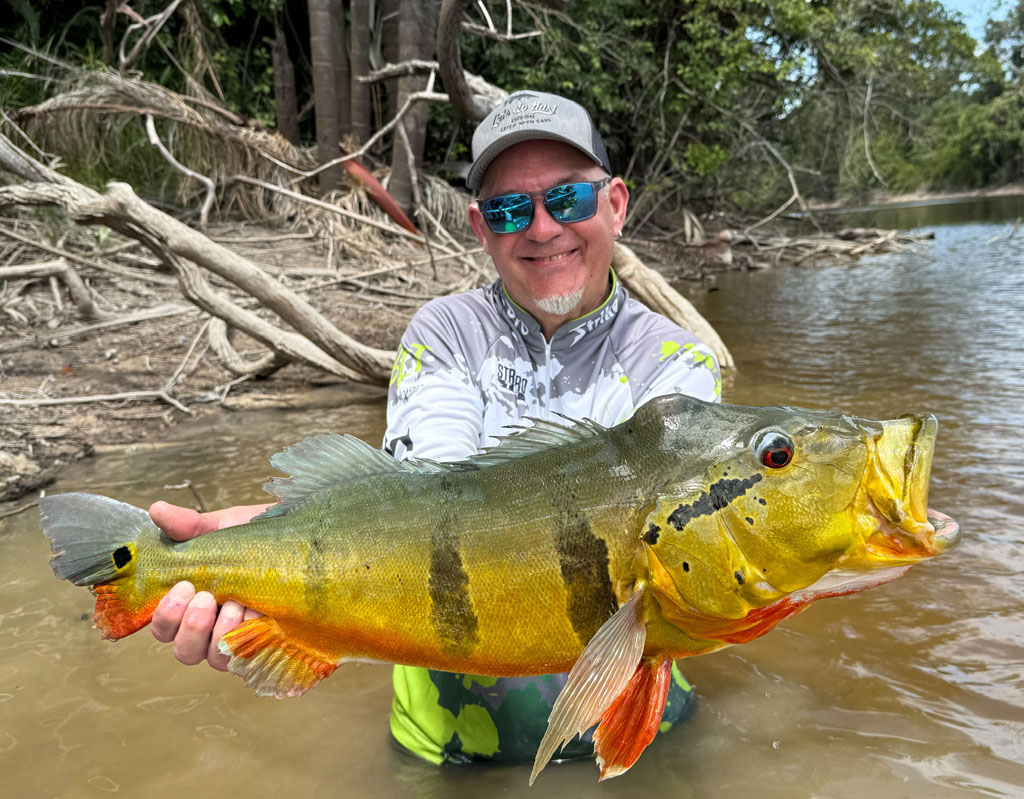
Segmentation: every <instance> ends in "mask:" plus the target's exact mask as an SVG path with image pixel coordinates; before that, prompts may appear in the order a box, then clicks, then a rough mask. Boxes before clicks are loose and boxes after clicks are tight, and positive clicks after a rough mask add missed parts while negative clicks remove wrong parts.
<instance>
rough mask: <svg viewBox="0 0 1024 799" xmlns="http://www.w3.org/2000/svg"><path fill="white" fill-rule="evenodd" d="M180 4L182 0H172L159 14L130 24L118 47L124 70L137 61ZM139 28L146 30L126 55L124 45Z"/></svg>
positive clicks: (118, 56)
mask: <svg viewBox="0 0 1024 799" xmlns="http://www.w3.org/2000/svg"><path fill="white" fill-rule="evenodd" d="M179 5H181V0H172V2H171V4H170V5H168V6H167V8H165V9H164V10H163V11H161V12H160V13H159V14H154V15H153V16H151V17H148V18H147V19H144V20H142V22H136V23H133V24H131V25H129V26H128V30H126V31H125V32H124V37H123V38H122V39H121V46H120V47H119V48H118V53H117V65H118V68H119V69H120V70H121V71H122V72H125V71H126V70H128V69H129V68H130V67H131V65H132V64H133V63H135V59H137V58H138V57H139V56H140V55H141V54H142V52H143V50H144V49H145V48H146V46H147V45H148V44H149V43H150V42H151V41H152V40H153V37H155V36H156V35H157V34H158V33H159V32H160V29H161V28H162V27H163V26H164V24H165V23H166V22H167V20H169V19H170V18H171V15H172V14H173V13H174V12H175V10H176V9H177V8H178V6H179ZM138 28H145V29H146V30H145V32H144V33H143V34H142V36H140V37H139V40H138V41H137V42H136V43H135V46H134V47H132V50H131V52H130V53H128V55H125V53H124V47H125V44H126V42H127V41H128V36H129V34H131V33H132V32H133V31H135V30H136V29H138Z"/></svg>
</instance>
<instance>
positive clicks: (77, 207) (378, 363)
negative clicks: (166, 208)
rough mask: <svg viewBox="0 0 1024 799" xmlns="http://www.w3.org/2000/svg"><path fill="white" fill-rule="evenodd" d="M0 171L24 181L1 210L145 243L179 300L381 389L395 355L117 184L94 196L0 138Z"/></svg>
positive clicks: (1, 193)
mask: <svg viewBox="0 0 1024 799" xmlns="http://www.w3.org/2000/svg"><path fill="white" fill-rule="evenodd" d="M0 167H3V168H4V169H7V170H8V171H10V172H13V173H14V174H16V175H18V176H20V177H22V178H23V179H25V180H27V181H30V182H28V183H24V184H21V185H17V186H8V187H5V188H2V189H0V206H3V205H11V204H24V205H42V204H49V205H57V206H60V207H61V208H63V209H64V211H65V212H66V213H67V214H68V216H69V217H70V218H72V219H73V220H75V221H76V222H79V223H82V224H104V225H107V226H108V227H110V228H112V229H114V230H117V231H118V232H120V233H122V234H124V235H125V236H128V237H129V238H133V239H136V240H138V241H141V242H142V243H143V244H145V245H146V246H147V247H148V248H149V249H150V250H152V251H153V252H154V254H156V255H157V256H158V257H159V258H160V259H161V260H162V261H163V262H164V263H165V264H166V265H167V266H168V267H170V268H171V269H172V270H173V271H174V272H175V273H176V274H177V275H178V278H179V281H180V282H181V284H182V288H183V290H184V291H185V293H186V295H187V296H189V298H190V299H191V300H192V301H193V302H195V303H196V304H198V305H200V307H202V308H203V309H204V310H206V311H208V312H209V313H211V314H213V315H214V316H218V317H220V318H222V319H224V320H225V321H226V322H228V323H229V324H231V325H232V326H234V327H238V328H239V329H242V330H244V331H245V332H247V333H249V334H250V335H252V336H253V338H256V339H257V340H259V341H261V342H263V343H264V344H265V345H266V346H268V347H270V349H271V350H273V351H274V352H277V353H279V354H281V355H282V356H284V357H287V358H289V359H290V360H297V361H300V362H302V363H306V364H309V365H310V366H314V367H315V368H317V369H320V370H323V371H326V372H328V373H330V374H334V375H337V376H339V377H345V378H347V379H350V380H354V381H356V382H368V383H376V384H383V383H385V382H386V381H387V378H388V375H389V374H390V372H391V364H392V361H393V359H394V354H393V353H392V352H389V351H387V350H379V349H375V348H372V347H367V346H365V345H363V344H361V343H360V342H358V341H355V340H354V339H352V338H351V337H349V336H347V335H345V334H344V333H342V332H341V331H340V330H338V329H337V328H336V327H335V326H334V325H333V324H331V323H330V322H329V321H328V320H327V319H326V318H325V317H324V316H323V315H322V314H321V313H320V312H319V311H317V310H316V309H315V308H314V307H313V306H312V305H310V304H309V303H308V302H307V301H306V300H304V299H302V297H300V296H299V295H298V294H297V293H296V292H294V291H292V290H290V289H288V288H287V287H285V286H283V285H282V284H281V283H280V282H278V281H277V280H275V279H274V278H272V277H271V276H270V275H268V274H267V273H266V272H265V271H264V270H262V269H260V268H259V267H258V266H256V265H255V264H254V263H252V262H251V261H250V260H248V259H246V258H243V257H242V256H240V255H238V254H237V253H235V252H233V251H232V250H229V249H228V248H226V247H224V246H222V245H220V244H217V243H216V242H214V241H211V240H210V239H209V238H207V237H206V236H204V235H203V234H202V233H200V232H198V231H196V230H193V229H192V228H189V227H188V226H186V225H184V224H182V223H181V222H179V221H178V220H176V219H174V218H173V217H170V216H168V215H167V214H164V213H162V212H160V211H158V210H156V209H155V208H153V207H152V206H150V205H149V204H147V203H146V202H144V201H142V200H141V199H139V197H138V196H137V195H136V194H135V193H134V192H133V191H132V189H131V187H130V186H128V185H127V184H124V183H110V184H109V185H108V187H107V190H106V192H105V193H104V194H99V193H98V192H95V191H93V190H92V189H89V188H87V187H85V186H82V185H81V184H79V183H76V182H75V181H73V180H71V179H70V178H67V177H66V176H64V175H61V174H59V173H57V172H54V171H53V170H51V169H49V168H48V167H46V166H44V165H43V164H41V163H39V162H38V161H35V159H32V158H31V157H29V156H28V155H26V154H25V153H24V152H23V151H22V150H20V149H18V148H17V147H16V146H15V145H14V144H13V143H11V141H10V140H9V139H8V138H7V137H6V136H2V135H0ZM198 267H203V268H205V269H207V270H209V271H210V272H213V273H214V274H216V275H219V276H220V277H222V278H224V279H225V280H228V281H230V282H231V283H233V284H235V285H236V286H238V287H239V288H241V289H242V290H243V291H246V292H248V293H249V294H250V295H252V296H253V297H255V298H257V299H258V300H259V301H260V302H261V303H262V304H263V305H264V306H266V307H267V308H269V309H270V310H272V311H274V312H275V313H277V314H278V315H279V316H280V317H281V318H282V319H284V320H285V321H286V322H288V323H289V324H291V325H292V326H293V327H294V328H295V330H296V331H297V333H288V332H286V331H283V330H280V329H279V328H277V327H275V326H274V325H272V324H270V323H268V322H265V321H263V320H262V319H259V317H256V316H255V315H254V314H252V313H251V312H248V311H245V310H244V309H241V308H239V307H238V306H236V305H234V304H233V303H231V302H230V300H227V299H226V298H223V297H220V296H219V295H217V294H216V293H215V292H214V291H213V290H212V289H211V288H210V287H209V285H208V284H207V282H206V280H205V278H203V277H202V274H201V272H200V270H199V268H198Z"/></svg>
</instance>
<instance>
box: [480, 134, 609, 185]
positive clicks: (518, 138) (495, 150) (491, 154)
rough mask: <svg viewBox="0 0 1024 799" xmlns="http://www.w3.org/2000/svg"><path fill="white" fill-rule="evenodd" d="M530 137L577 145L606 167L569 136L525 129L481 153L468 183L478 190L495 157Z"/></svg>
mask: <svg viewBox="0 0 1024 799" xmlns="http://www.w3.org/2000/svg"><path fill="white" fill-rule="evenodd" d="M530 139H548V140H549V141H558V142H562V143H563V144H568V145H569V146H570V147H575V148H576V149H577V150H579V151H580V152H581V153H583V154H584V155H585V156H587V158H589V159H590V160H591V161H593V162H594V163H595V164H597V165H598V166H599V167H602V168H606V167H605V165H604V164H603V163H601V160H600V159H599V158H598V157H597V156H595V155H594V154H593V153H592V152H589V151H588V150H586V149H584V148H583V147H580V146H579V144H577V143H576V142H575V141H573V140H572V139H570V138H568V137H567V136H560V135H559V134H557V133H545V132H542V131H537V130H523V131H519V132H518V133H510V134H508V135H507V136H503V137H502V138H501V139H499V140H498V141H496V142H494V143H493V144H491V145H490V146H489V147H487V148H486V149H485V150H484V151H483V152H482V153H480V156H479V157H478V158H477V159H476V160H475V161H474V162H473V165H472V166H471V167H470V168H469V174H468V175H466V185H467V186H469V188H471V189H472V190H473V191H477V190H478V189H479V188H480V184H481V183H483V181H484V174H485V173H486V172H487V168H488V167H489V166H490V165H491V164H492V163H494V159H496V158H497V157H498V156H499V155H501V154H502V153H503V152H505V150H507V149H508V148H509V147H511V146H512V145H513V144H519V142H522V141H529V140H530Z"/></svg>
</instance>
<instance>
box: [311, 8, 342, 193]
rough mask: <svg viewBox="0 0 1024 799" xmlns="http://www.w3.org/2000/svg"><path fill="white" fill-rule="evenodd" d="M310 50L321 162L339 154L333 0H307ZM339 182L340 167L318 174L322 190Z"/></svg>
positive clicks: (330, 188)
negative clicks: (332, 37) (333, 41)
mask: <svg viewBox="0 0 1024 799" xmlns="http://www.w3.org/2000/svg"><path fill="white" fill-rule="evenodd" d="M308 5H309V50H310V58H311V60H312V65H313V99H314V102H315V103H316V112H315V120H316V149H317V160H318V161H319V162H320V163H321V164H324V163H326V162H328V161H330V160H332V159H334V158H337V157H338V142H339V141H340V140H341V131H340V130H339V128H338V92H337V88H336V86H335V84H334V80H335V72H334V45H333V43H332V42H331V35H332V31H333V30H334V25H333V22H332V11H333V10H334V2H333V0H308ZM340 183H341V166H340V165H335V166H333V167H331V168H330V169H325V170H324V171H322V172H321V173H320V189H321V191H325V192H327V191H331V190H332V189H336V188H337V187H338V186H339V185H340Z"/></svg>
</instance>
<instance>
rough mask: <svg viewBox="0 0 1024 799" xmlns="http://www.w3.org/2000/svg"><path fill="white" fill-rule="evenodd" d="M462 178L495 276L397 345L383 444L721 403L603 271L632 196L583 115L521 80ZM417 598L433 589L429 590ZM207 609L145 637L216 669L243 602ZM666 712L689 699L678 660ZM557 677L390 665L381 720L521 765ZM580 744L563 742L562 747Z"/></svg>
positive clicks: (702, 359) (211, 523)
mask: <svg viewBox="0 0 1024 799" xmlns="http://www.w3.org/2000/svg"><path fill="white" fill-rule="evenodd" d="M473 159H474V160H473V165H472V167H471V169H470V172H469V176H468V178H467V183H468V185H469V187H470V188H471V189H473V190H475V191H477V192H478V197H479V199H478V200H477V201H476V202H474V203H472V204H471V205H470V208H469V219H470V223H471V224H472V227H473V231H474V232H475V234H476V236H477V238H478V239H479V241H480V244H481V246H482V247H483V248H484V250H485V251H486V252H487V254H488V255H489V256H490V257H491V260H492V261H493V262H494V266H495V269H496V271H497V273H498V276H499V280H498V281H497V282H495V283H494V284H493V285H491V286H489V287H487V288H484V289H477V290H474V291H470V292H468V293H466V294H462V295H456V296H450V297H443V298H439V299H437V300H433V301H431V302H429V303H427V304H426V305H425V306H424V307H423V308H422V309H420V311H419V312H417V314H416V315H415V316H414V317H413V319H412V321H411V322H410V324H409V327H408V329H407V330H406V332H405V335H404V336H403V338H402V342H401V346H400V347H399V350H398V357H397V359H396V362H395V368H394V372H393V374H392V379H391V386H390V390H389V395H388V426H387V431H386V433H385V438H384V444H385V449H387V450H388V451H389V452H390V453H391V454H393V455H394V456H395V457H397V458H406V457H418V458H431V459H434V460H439V461H450V460H459V459H462V458H465V457H467V456H468V455H471V454H473V453H475V452H477V451H479V449H480V448H482V447H485V446H492V445H494V444H496V443H497V441H496V438H495V437H496V436H499V435H508V434H509V432H510V431H509V430H508V429H506V428H507V426H508V425H516V424H520V425H522V424H528V423H529V422H528V419H530V418H541V419H550V418H555V419H558V418H559V416H558V415H559V414H561V415H563V416H567V417H570V418H589V419H592V420H594V421H596V422H598V423H600V424H604V425H611V424H616V423H618V422H621V421H623V420H625V419H627V418H629V416H631V415H632V413H633V412H634V411H635V410H636V408H637V407H639V405H641V404H642V403H643V402H645V401H646V400H648V399H651V398H652V397H655V396H660V395H663V394H668V393H674V392H680V393H687V394H691V395H693V396H696V397H699V398H701V399H704V400H715V399H718V397H719V393H720V385H721V384H720V381H719V376H718V366H717V364H716V362H715V360H714V356H713V355H712V353H711V352H710V350H709V349H708V348H707V347H705V346H703V345H702V344H700V342H698V341H697V340H696V339H695V338H694V337H693V336H692V335H691V334H690V333H688V332H686V331H684V330H682V329H681V328H679V327H677V326H676V325H674V324H672V323H671V322H669V321H668V320H667V319H665V318H664V317H662V316H659V315H657V314H655V313H653V312H651V311H649V310H648V309H646V308H644V307H643V306H642V305H640V304H639V303H637V302H636V301H634V300H630V299H629V298H628V297H627V295H626V292H625V289H624V288H623V287H622V286H621V284H620V283H619V282H618V280H617V279H616V277H615V273H614V272H613V271H612V270H611V260H612V249H613V246H614V240H615V239H616V238H618V236H619V235H620V233H621V230H622V226H623V224H624V223H625V219H626V207H627V204H628V201H629V192H628V190H627V188H626V185H625V183H623V181H622V180H621V179H620V178H617V177H612V176H611V167H610V165H609V162H608V156H607V154H606V152H605V148H604V145H603V144H602V142H601V138H600V136H599V135H598V133H597V130H596V129H595V127H594V125H593V122H592V121H591V119H590V116H589V114H587V112H586V110H584V109H583V108H582V107H581V106H579V105H578V104H576V103H574V102H572V101H570V100H567V99H565V98H563V97H558V96H556V95H551V94H546V93H542V92H516V93H515V94H512V95H511V96H510V97H509V98H508V100H506V101H505V102H504V103H502V104H501V105H499V106H498V107H497V108H495V109H494V111H492V112H491V114H490V115H489V116H488V117H487V118H486V119H485V120H484V121H483V122H482V123H481V124H480V125H479V127H478V128H477V130H476V132H475V134H474V136H473ZM263 507H265V506H248V507H239V508H228V509H225V510H222V511H215V512H213V513H210V514H197V513H195V512H193V511H189V510H187V509H184V508H175V507H173V506H170V505H168V504H167V503H156V504H154V506H153V507H152V508H151V509H150V513H151V514H152V516H153V519H154V521H156V523H157V524H158V525H159V526H160V527H161V528H162V529H164V530H165V531H166V532H167V533H168V535H170V536H171V537H173V538H177V539H186V538H190V537H193V536H195V535H199V534H202V533H204V532H208V531H210V530H215V529H219V528H220V527H222V526H226V525H228V524H237V523H241V522H244V521H247V520H248V519H249V518H250V517H251V516H252V515H254V514H255V513H256V512H258V511H260V510H262V508H263ZM425 601H427V600H426V599H425ZM253 613H254V612H253V611H251V610H248V609H245V608H242V607H241V606H239V605H238V603H236V602H231V601H229V602H226V603H225V604H224V606H223V607H222V608H221V609H220V612H219V614H218V609H217V606H216V603H215V601H214V599H213V597H212V596H211V595H209V594H207V593H205V592H200V593H198V594H196V593H195V592H194V589H193V588H192V587H191V586H190V585H189V584H187V583H182V584H179V585H178V586H175V588H174V589H173V590H172V591H171V592H169V593H168V595H167V596H166V597H165V598H164V599H163V600H162V601H161V603H160V606H159V607H158V608H157V612H156V615H155V616H154V619H153V634H154V635H155V636H156V637H157V638H158V639H159V640H161V641H165V642H167V641H173V643H174V652H175V655H176V657H177V658H178V659H179V660H181V661H182V662H184V663H190V664H195V663H199V662H201V661H202V660H203V659H206V660H208V661H209V663H210V665H212V666H214V667H215V668H220V669H223V668H224V667H225V666H226V658H225V657H224V656H223V655H221V654H220V653H219V652H217V650H216V642H217V640H219V638H220V636H222V635H223V634H224V633H225V632H227V631H228V630H230V629H232V628H233V627H235V626H237V625H238V624H240V623H241V621H242V620H243V619H245V618H248V617H249V616H251V615H253ZM674 674H675V680H674V681H673V683H674V685H673V689H672V691H671V692H670V694H669V704H668V707H667V709H666V715H665V721H667V722H669V723H671V722H672V721H674V720H676V719H677V718H679V717H680V715H681V714H682V713H684V712H687V711H688V710H689V709H690V708H691V707H692V693H690V691H689V686H687V685H686V683H685V680H683V679H682V676H681V675H679V674H678V672H675V673H674ZM564 683H565V675H546V676H542V677H531V678H502V679H496V678H488V677H476V676H473V675H461V674H458V675H456V674H450V673H446V672H434V671H428V670H426V669H419V668H411V667H405V666H396V667H395V672H394V685H395V699H394V703H393V710H392V715H391V730H392V733H393V735H394V736H395V739H396V740H397V741H398V742H399V743H400V744H401V745H402V746H403V747H405V748H406V749H408V750H410V751H412V752H414V753H416V754H418V755H420V756H421V757H424V758H426V759H428V760H431V761H433V762H437V763H440V762H442V761H445V760H448V761H465V760H469V759H475V758H483V759H503V760H529V759H532V757H533V754H534V752H535V750H536V748H537V744H538V743H539V741H540V738H541V737H542V735H543V732H544V728H545V725H546V721H547V716H548V713H549V711H550V708H551V704H552V702H553V701H554V699H555V697H556V696H557V694H558V691H559V690H560V689H561V687H562V685H564ZM589 750H590V744H589V741H583V742H574V743H573V744H570V745H569V746H567V748H566V754H582V753H586V752H587V751H589Z"/></svg>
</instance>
